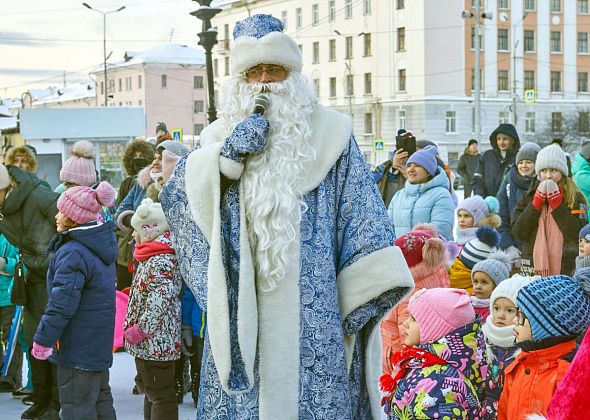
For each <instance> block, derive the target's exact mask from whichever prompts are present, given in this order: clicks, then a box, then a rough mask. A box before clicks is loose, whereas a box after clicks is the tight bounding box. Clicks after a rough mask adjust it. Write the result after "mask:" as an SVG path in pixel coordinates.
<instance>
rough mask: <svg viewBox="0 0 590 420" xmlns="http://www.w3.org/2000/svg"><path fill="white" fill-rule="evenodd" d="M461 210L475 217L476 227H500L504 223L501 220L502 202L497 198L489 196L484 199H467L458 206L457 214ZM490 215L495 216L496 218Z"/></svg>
mask: <svg viewBox="0 0 590 420" xmlns="http://www.w3.org/2000/svg"><path fill="white" fill-rule="evenodd" d="M459 210H465V211H466V212H467V213H469V214H470V215H471V217H473V225H474V226H482V225H483V226H491V227H498V226H500V224H501V223H502V221H501V220H500V215H499V214H498V212H499V211H500V202H499V201H498V200H497V199H496V197H492V196H488V197H486V198H485V199H483V198H482V197H481V196H479V195H474V196H473V197H469V198H466V199H465V200H463V201H462V202H461V204H459V206H457V214H458V213H459ZM490 215H495V217H493V216H491V217H490Z"/></svg>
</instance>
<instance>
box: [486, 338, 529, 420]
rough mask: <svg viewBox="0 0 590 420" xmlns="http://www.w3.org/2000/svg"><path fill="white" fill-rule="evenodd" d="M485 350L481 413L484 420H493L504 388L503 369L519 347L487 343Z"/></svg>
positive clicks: (495, 417)
mask: <svg viewBox="0 0 590 420" xmlns="http://www.w3.org/2000/svg"><path fill="white" fill-rule="evenodd" d="M487 351H488V360H489V364H488V374H487V378H486V381H485V399H484V401H483V403H482V405H481V414H482V418H484V419H486V420H495V419H497V418H498V402H499V401H500V395H501V394H502V389H503V388H504V369H505V368H506V367H507V366H508V365H510V363H512V362H513V361H514V359H515V357H516V355H517V354H518V352H519V351H520V349H519V348H518V347H516V346H513V347H499V346H494V345H493V344H489V343H488V346H487Z"/></svg>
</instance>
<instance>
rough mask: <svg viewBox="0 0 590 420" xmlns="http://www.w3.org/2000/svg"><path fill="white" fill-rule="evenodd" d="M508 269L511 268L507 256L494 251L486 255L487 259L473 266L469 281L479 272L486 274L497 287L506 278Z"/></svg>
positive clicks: (508, 272) (502, 252)
mask: <svg viewBox="0 0 590 420" xmlns="http://www.w3.org/2000/svg"><path fill="white" fill-rule="evenodd" d="M510 268H512V264H511V260H510V257H509V256H508V254H506V253H505V252H504V251H495V252H492V253H491V254H490V255H488V258H487V259H485V260H483V261H480V262H478V263H477V264H475V265H474V266H473V269H472V270H471V281H473V276H474V274H475V273H477V272H478V271H479V272H482V273H486V274H487V275H488V276H489V277H490V278H491V279H492V281H493V282H494V283H495V284H496V286H497V285H499V284H500V283H502V282H503V281H504V280H506V279H507V278H508V276H509V275H510Z"/></svg>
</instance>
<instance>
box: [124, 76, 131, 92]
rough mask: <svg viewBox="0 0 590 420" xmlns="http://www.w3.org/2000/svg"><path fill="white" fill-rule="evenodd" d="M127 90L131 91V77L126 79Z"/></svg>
mask: <svg viewBox="0 0 590 420" xmlns="http://www.w3.org/2000/svg"><path fill="white" fill-rule="evenodd" d="M125 90H131V76H128V77H126V78H125Z"/></svg>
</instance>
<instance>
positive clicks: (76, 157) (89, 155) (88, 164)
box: [59, 140, 96, 187]
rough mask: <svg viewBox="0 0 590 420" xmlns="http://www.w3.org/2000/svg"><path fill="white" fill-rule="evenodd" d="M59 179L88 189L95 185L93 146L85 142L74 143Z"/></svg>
mask: <svg viewBox="0 0 590 420" xmlns="http://www.w3.org/2000/svg"><path fill="white" fill-rule="evenodd" d="M59 179H60V180H61V181H62V182H70V183H72V184H76V185H83V186H86V187H89V186H91V185H93V184H95V183H96V168H95V167H94V145H93V144H92V143H90V142H89V141H86V140H80V141H77V142H76V143H74V146H73V147H72V156H71V157H70V158H69V159H68V160H66V162H65V163H64V165H63V167H62V168H61V171H59Z"/></svg>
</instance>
